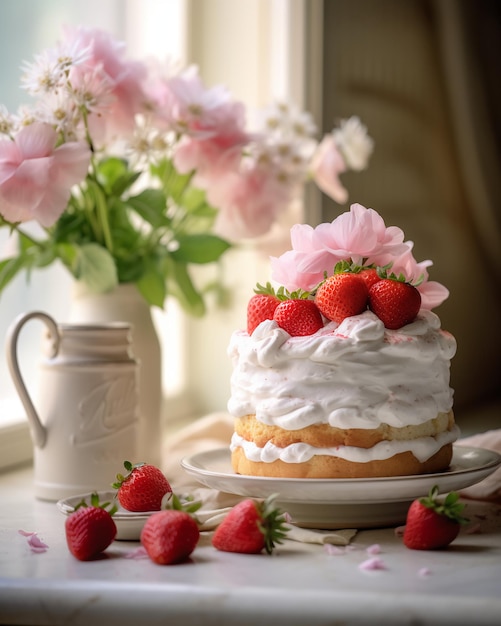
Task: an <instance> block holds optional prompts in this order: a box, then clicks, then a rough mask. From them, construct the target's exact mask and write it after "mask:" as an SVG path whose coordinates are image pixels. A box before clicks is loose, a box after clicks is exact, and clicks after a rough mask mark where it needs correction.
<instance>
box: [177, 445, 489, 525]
mask: <svg viewBox="0 0 501 626" xmlns="http://www.w3.org/2000/svg"><path fill="white" fill-rule="evenodd" d="M181 465H182V466H183V468H184V469H185V471H187V472H188V473H189V474H191V475H193V476H194V477H195V478H196V479H197V480H198V481H199V482H200V483H202V484H203V485H205V486H207V487H211V488H214V489H219V490H220V491H224V492H227V493H232V494H237V495H242V496H248V497H255V498H266V497H267V496H269V495H271V494H278V495H277V504H279V505H280V506H281V508H282V509H284V510H285V511H287V512H288V513H289V514H290V515H291V517H292V521H293V522H294V523H295V524H297V525H298V526H304V527H309V528H324V529H335V528H348V527H350V528H376V527H382V526H398V525H399V524H402V523H404V522H405V517H406V514H407V509H408V508H409V505H410V503H411V502H412V500H414V499H415V498H418V497H421V496H423V495H426V494H427V493H428V492H429V490H430V489H431V487H433V485H438V487H439V490H440V492H441V493H446V492H448V491H455V490H458V489H464V488H466V487H469V486H471V485H474V484H476V483H478V482H480V481H481V480H482V479H483V478H486V477H487V476H489V475H490V474H492V472H494V471H495V470H496V469H497V468H498V467H499V466H500V465H501V455H499V454H497V453H496V452H491V451H490V450H484V449H481V448H471V447H466V446H454V452H453V458H452V462H451V466H450V468H449V469H448V470H447V471H444V472H439V473H434V474H421V475H417V476H397V477H385V478H367V479H365V478H348V479H327V478H324V479H311V478H296V479H289V478H268V477H260V476H243V475H239V474H235V472H234V471H233V470H232V468H231V461H230V451H229V449H228V448H224V449H217V450H210V451H206V452H201V453H197V454H194V455H192V456H190V457H187V458H185V459H183V460H182V462H181Z"/></svg>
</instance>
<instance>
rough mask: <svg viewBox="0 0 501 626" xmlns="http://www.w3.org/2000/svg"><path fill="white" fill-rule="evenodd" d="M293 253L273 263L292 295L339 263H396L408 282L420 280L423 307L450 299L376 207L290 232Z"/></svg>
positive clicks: (356, 207) (277, 278)
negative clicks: (430, 278) (314, 226)
mask: <svg viewBox="0 0 501 626" xmlns="http://www.w3.org/2000/svg"><path fill="white" fill-rule="evenodd" d="M291 243H292V250H289V251H288V252H285V253H284V254H282V255H281V256H280V257H278V258H272V259H271V268H272V272H271V276H272V279H273V280H274V281H276V282H278V283H279V284H281V285H283V286H284V287H286V288H287V289H288V290H289V291H294V290H296V289H304V290H305V291H311V290H312V289H313V288H314V287H315V286H316V285H318V283H319V282H321V281H322V280H323V278H324V275H325V273H327V275H331V274H332V273H333V271H334V267H335V265H336V263H337V262H338V261H343V260H346V261H348V262H353V263H355V264H357V265H366V266H367V265H376V266H381V267H382V266H385V265H391V272H393V273H395V274H396V275H397V276H398V275H399V274H400V273H402V274H403V275H404V276H405V278H406V279H407V280H408V281H409V282H417V281H418V279H419V278H422V279H423V280H422V283H421V284H420V285H419V286H418V289H419V292H420V294H421V298H422V307H423V308H424V309H432V308H434V307H436V306H438V305H439V304H441V303H442V302H443V301H444V300H445V299H446V298H447V296H448V295H449V292H448V290H447V289H446V288H445V287H444V286H443V285H440V284H439V283H437V282H433V281H428V271H427V269H426V268H427V267H428V266H430V265H431V264H432V263H431V261H421V262H419V263H418V262H417V261H416V259H415V258H414V256H413V254H412V248H413V243H412V242H411V241H404V233H403V231H402V230H401V229H400V228H398V227H396V226H389V227H387V226H386V225H385V223H384V220H383V218H382V217H381V216H380V215H379V214H378V213H377V212H376V211H374V210H373V209H366V208H365V207H363V206H362V205H361V204H352V205H351V207H350V211H348V212H346V213H342V214H341V215H339V216H338V217H337V218H336V219H335V220H334V221H332V222H330V223H326V224H320V225H319V226H317V227H316V228H312V227H311V226H308V225H306V224H301V225H296V226H294V227H293V228H292V229H291Z"/></svg>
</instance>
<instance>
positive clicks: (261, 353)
mask: <svg viewBox="0 0 501 626" xmlns="http://www.w3.org/2000/svg"><path fill="white" fill-rule="evenodd" d="M291 240H292V245H293V248H292V250H289V251H288V252H286V253H284V254H283V255H282V256H281V257H278V258H272V260H271V263H272V280H273V281H274V282H275V284H276V285H275V286H274V287H273V286H272V285H271V284H268V285H267V286H266V287H265V288H260V289H258V290H257V291H258V292H259V293H256V294H255V295H254V296H252V298H250V301H249V307H248V325H247V330H238V331H235V332H234V333H233V334H232V336H231V340H230V344H229V347H228V353H229V356H230V359H231V362H232V367H233V372H232V376H231V395H230V398H229V401H228V410H229V412H230V414H231V415H233V417H234V418H235V430H234V434H233V437H232V440H231V445H230V449H231V460H232V466H233V469H234V471H235V472H236V473H239V474H244V475H251V476H269V477H286V478H371V477H384V476H409V475H416V474H423V473H430V472H441V471H444V470H446V469H447V468H448V467H449V465H450V462H451V458H452V445H453V443H454V441H455V440H456V439H457V438H458V436H459V430H458V428H457V426H456V424H455V422H454V415H453V390H452V389H451V388H450V362H451V359H452V357H453V356H454V354H455V351H456V341H455V339H454V337H453V336H452V335H451V334H450V333H448V332H446V331H445V330H443V329H442V328H441V322H440V318H439V317H438V315H437V314H436V313H435V312H433V311H432V309H433V308H435V307H436V306H438V305H439V304H441V303H442V302H443V300H444V299H445V298H446V297H447V296H448V291H447V289H446V288H445V287H443V286H442V285H440V284H439V283H436V282H434V281H430V280H429V279H428V278H429V276H428V270H427V268H428V267H429V266H430V265H431V262H430V261H424V262H420V263H418V262H417V261H416V260H415V259H414V257H413V255H412V243H411V242H408V241H404V234H403V232H402V230H401V229H399V228H397V227H386V225H385V224H384V221H383V219H382V218H381V216H379V215H378V214H377V213H376V212H375V211H374V210H372V209H366V208H365V207H362V206H361V205H359V204H355V205H352V207H351V209H350V211H349V212H346V213H343V214H342V215H340V216H339V217H338V218H336V219H335V220H334V221H333V222H331V223H329V224H321V225H320V226H317V227H316V228H312V227H310V226H307V225H296V226H294V227H293V229H292V232H291ZM334 268H336V270H334ZM336 275H342V276H343V277H346V275H348V276H349V278H348V279H346V282H347V283H349V285H350V287H349V289H345V290H344V291H343V290H342V288H341V289H339V288H338V286H337V282H338V279H336V280H334V279H332V280H330V278H331V276H333V277H334V276H336ZM369 276H371V278H370V280H367V278H368V277H369ZM341 280H345V278H343V279H339V281H341ZM331 282H335V283H336V289H338V291H334V290H332V291H329V290H327V296H325V294H324V297H323V298H322V297H320V295H321V293H320V292H321V290H322V285H325V284H326V283H327V284H328V283H331ZM360 282H361V283H363V284H364V286H363V287H360V284H359V283H360ZM372 283H375V284H372ZM395 285H396V286H395ZM355 287H356V288H357V289H359V290H361V291H362V293H364V292H363V289H365V290H366V291H365V293H366V297H365V300H363V302H362V304H360V303H358V304H357V305H356V308H353V303H354V302H355V300H357V297H356V295H355V292H354V289H355ZM394 288H395V290H396V291H400V290H401V291H402V292H404V291H406V290H408V291H409V292H412V293H413V294H414V295H413V297H414V299H415V300H416V298H417V300H416V301H417V306H416V309H415V310H413V311H412V312H411V313H410V319H409V312H408V310H407V309H408V308H409V307H408V304H407V301H406V300H405V299H404V300H405V301H404V300H402V301H400V300H399V301H398V302H397V304H395V302H394V300H391V297H390V296H387V295H386V293H385V292H386V291H387V290H388V289H389V290H390V292H391V293H393V290H394ZM323 290H324V291H326V289H325V288H323ZM381 293H383V294H384V297H383V299H382V300H383V304H384V305H385V306H386V308H390V309H391V308H392V307H393V309H395V308H396V309H398V312H400V310H402V309H403V310H404V311H406V312H407V318H405V317H404V318H403V319H404V320H405V321H404V322H400V323H399V322H396V323H395V322H394V321H388V319H389V318H388V316H387V315H385V312H384V310H383V309H384V307H383V309H382V308H381V307H380V306H379V305H380V301H379V300H378V298H379V299H381V298H380V294H381ZM416 293H417V296H416ZM328 298H331V300H332V302H333V303H334V304H335V305H336V306H334V307H330V308H329V306H327V307H326V306H325V301H328ZM301 302H303V303H304V302H306V303H307V305H303V304H301ZM298 303H299V304H298ZM303 307H304V309H305V311H306V309H308V312H307V313H305V320H306V321H303V320H302V318H301V316H302V313H301V311H302V309H303ZM312 307H313V308H318V315H317V314H315V315H317V317H315V315H313V314H312V312H311V309H312ZM332 308H334V309H335V312H334V313H332V310H331V309H332ZM393 309H392V312H393V313H394V310H393ZM282 310H285V313H286V314H285V316H284V314H283V313H280V311H282ZM354 311H356V312H354ZM326 313H327V314H328V315H329V316H330V317H326ZM287 314H289V317H288V319H289V320H291V322H292V325H288V324H287V323H286V322H284V320H287ZM260 316H261V317H260ZM390 317H391V316H390ZM319 320H320V321H319Z"/></svg>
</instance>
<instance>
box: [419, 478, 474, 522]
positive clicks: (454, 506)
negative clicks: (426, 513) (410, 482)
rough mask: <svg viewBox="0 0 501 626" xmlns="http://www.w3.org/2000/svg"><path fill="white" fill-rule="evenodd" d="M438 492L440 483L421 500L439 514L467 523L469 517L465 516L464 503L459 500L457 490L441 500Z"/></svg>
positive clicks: (454, 520)
mask: <svg viewBox="0 0 501 626" xmlns="http://www.w3.org/2000/svg"><path fill="white" fill-rule="evenodd" d="M438 492H439V489H438V485H433V487H432V488H431V489H430V492H429V494H428V495H427V496H426V497H424V498H421V499H420V500H419V501H420V502H421V504H422V505H423V506H425V507H427V508H428V509H431V510H432V511H435V512H436V513H438V514H439V515H443V516H444V517H447V518H449V519H450V520H452V521H453V522H457V523H458V524H467V523H468V522H469V519H468V518H466V517H464V516H463V509H464V504H462V503H461V502H459V494H458V493H457V492H455V491H451V492H450V493H448V494H447V496H446V497H445V499H444V500H443V501H442V502H441V501H440V500H438V499H437V498H438Z"/></svg>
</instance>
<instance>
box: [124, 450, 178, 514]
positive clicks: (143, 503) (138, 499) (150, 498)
mask: <svg viewBox="0 0 501 626" xmlns="http://www.w3.org/2000/svg"><path fill="white" fill-rule="evenodd" d="M124 467H125V469H126V470H127V472H128V473H127V474H126V475H125V476H124V475H123V474H117V477H116V478H117V479H116V481H115V482H114V483H113V485H112V486H113V488H114V489H116V490H117V498H118V501H119V502H120V504H121V505H122V506H123V508H124V509H126V510H127V511H135V512H140V511H159V510H160V508H161V506H162V498H163V497H164V496H165V494H166V493H172V488H171V486H170V483H169V481H168V480H167V478H166V477H165V476H164V474H163V473H162V471H161V470H160V469H159V468H158V467H156V466H155V465H149V464H147V463H136V464H135V465H133V464H132V463H131V462H130V461H124Z"/></svg>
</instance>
